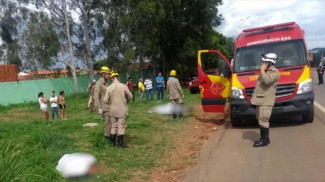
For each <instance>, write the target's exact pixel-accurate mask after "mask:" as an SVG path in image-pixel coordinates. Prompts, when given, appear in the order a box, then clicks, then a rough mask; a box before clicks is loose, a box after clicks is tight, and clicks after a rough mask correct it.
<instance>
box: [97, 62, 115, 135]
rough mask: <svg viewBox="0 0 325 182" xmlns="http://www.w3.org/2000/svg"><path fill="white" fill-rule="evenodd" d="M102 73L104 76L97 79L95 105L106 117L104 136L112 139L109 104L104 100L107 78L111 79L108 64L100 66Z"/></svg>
mask: <svg viewBox="0 0 325 182" xmlns="http://www.w3.org/2000/svg"><path fill="white" fill-rule="evenodd" d="M100 74H101V75H102V77H101V78H100V79H99V80H98V81H97V83H96V86H95V93H94V98H95V106H96V108H97V109H98V113H99V114H100V115H101V116H102V117H103V118H104V137H105V138H106V139H107V140H109V141H110V137H111V128H112V126H111V122H110V121H109V119H110V118H109V109H110V106H109V104H107V103H105V102H104V96H105V93H106V89H107V87H108V83H107V80H108V79H109V76H110V75H109V74H110V70H109V68H108V67H107V66H102V67H101V68H100Z"/></svg>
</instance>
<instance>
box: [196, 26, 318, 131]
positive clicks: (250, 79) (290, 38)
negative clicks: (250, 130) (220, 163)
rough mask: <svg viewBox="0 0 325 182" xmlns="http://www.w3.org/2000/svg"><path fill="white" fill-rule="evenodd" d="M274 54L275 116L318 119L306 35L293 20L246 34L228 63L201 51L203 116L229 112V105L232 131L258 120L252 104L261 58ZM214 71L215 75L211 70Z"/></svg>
mask: <svg viewBox="0 0 325 182" xmlns="http://www.w3.org/2000/svg"><path fill="white" fill-rule="evenodd" d="M267 53H275V54H276V55H277V57H278V59H277V62H276V64H275V67H276V68H277V69H278V70H279V72H280V78H279V81H278V86H277V90H276V102H275V105H274V107H273V111H272V117H274V116H290V115H295V116H296V115H298V116H301V117H302V121H303V122H305V123H311V122H313V120H314V89H313V85H312V69H311V66H310V61H309V59H308V51H307V47H306V42H305V39H304V31H303V30H302V29H301V28H300V27H299V25H298V24H296V23H295V22H288V23H282V24H276V25H271V26H264V27H258V28H250V29H246V30H243V32H242V33H240V35H239V36H238V37H237V39H236V42H235V52H234V57H233V60H232V61H231V62H229V61H228V60H227V59H226V58H225V57H224V56H223V55H222V54H221V52H220V51H218V50H199V51H198V77H199V89H200V95H201V103H202V107H203V110H204V111H205V112H218V113H222V112H225V104H226V103H227V102H229V109H230V118H231V124H232V126H233V127H237V126H240V125H241V124H242V121H243V119H245V118H256V107H255V106H254V105H251V103H250V100H251V97H252V94H253V90H254V87H255V85H256V82H257V79H258V76H259V74H260V67H261V54H267ZM211 70H213V71H211Z"/></svg>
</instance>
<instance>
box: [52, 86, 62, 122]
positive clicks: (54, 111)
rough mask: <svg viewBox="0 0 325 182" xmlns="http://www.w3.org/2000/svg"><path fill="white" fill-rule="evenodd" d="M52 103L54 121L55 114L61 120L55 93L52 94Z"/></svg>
mask: <svg viewBox="0 0 325 182" xmlns="http://www.w3.org/2000/svg"><path fill="white" fill-rule="evenodd" d="M50 103H51V111H52V120H54V114H56V118H57V119H60V118H59V111H58V98H57V97H56V96H55V91H52V92H51V97H50Z"/></svg>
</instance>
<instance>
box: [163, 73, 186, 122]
mask: <svg viewBox="0 0 325 182" xmlns="http://www.w3.org/2000/svg"><path fill="white" fill-rule="evenodd" d="M167 97H168V99H169V100H170V103H171V104H174V105H176V104H177V105H181V104H183V99H182V98H184V93H183V89H182V87H181V84H180V83H179V80H178V79H177V78H176V71H175V70H172V71H171V72H170V78H169V80H168V81H167ZM177 114H178V117H179V118H181V117H183V114H182V113H173V119H176V118H177Z"/></svg>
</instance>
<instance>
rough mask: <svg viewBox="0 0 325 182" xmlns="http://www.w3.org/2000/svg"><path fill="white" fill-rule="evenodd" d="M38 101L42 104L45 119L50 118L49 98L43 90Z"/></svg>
mask: <svg viewBox="0 0 325 182" xmlns="http://www.w3.org/2000/svg"><path fill="white" fill-rule="evenodd" d="M38 103H39V104H40V109H41V111H42V112H43V117H44V120H45V121H48V120H49V112H48V111H47V99H46V98H45V96H44V93H43V92H40V93H39V94H38Z"/></svg>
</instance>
